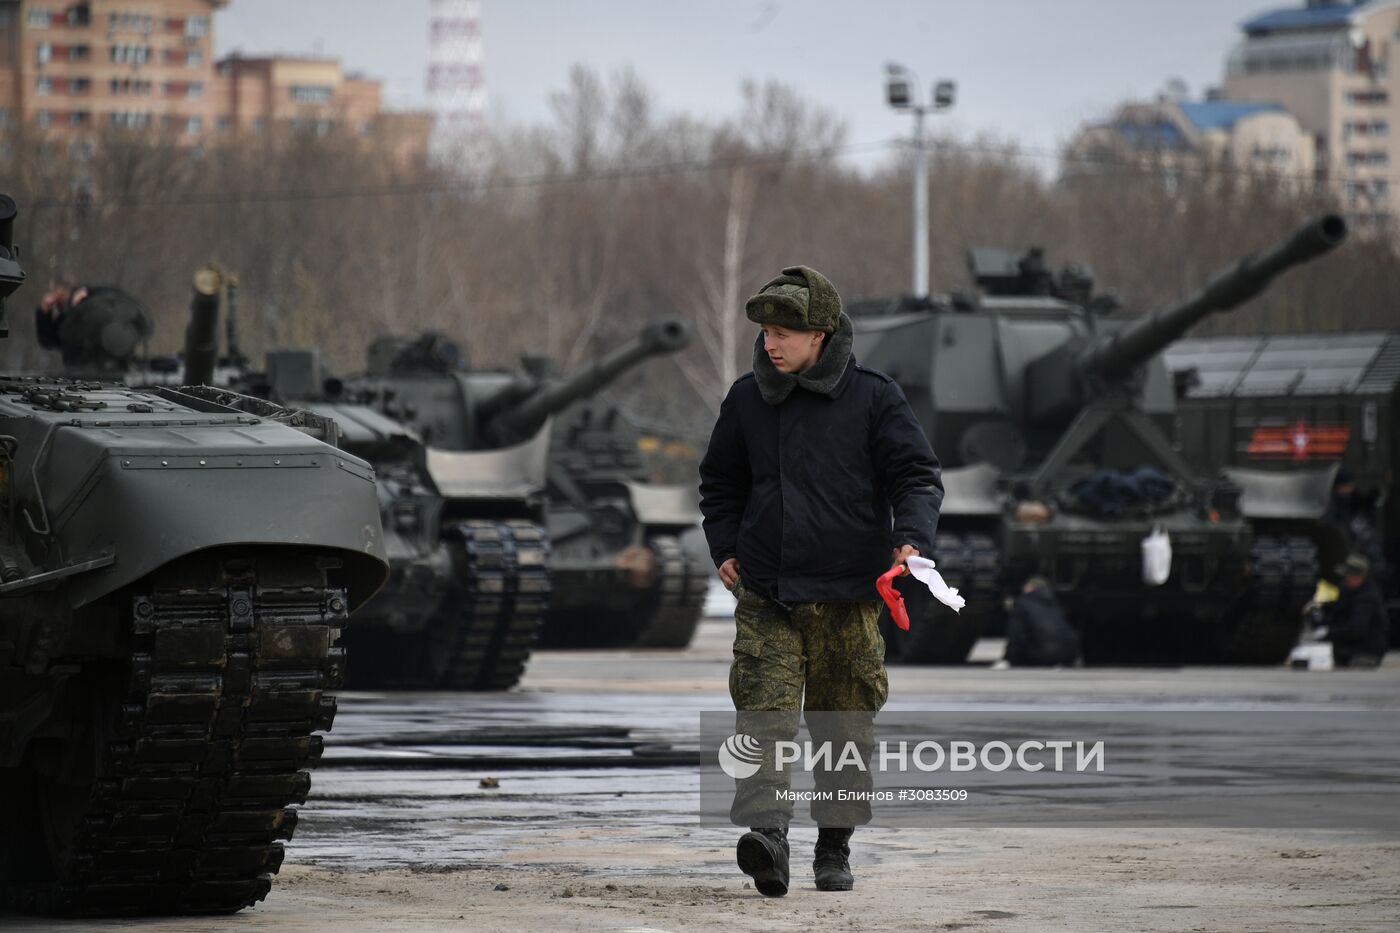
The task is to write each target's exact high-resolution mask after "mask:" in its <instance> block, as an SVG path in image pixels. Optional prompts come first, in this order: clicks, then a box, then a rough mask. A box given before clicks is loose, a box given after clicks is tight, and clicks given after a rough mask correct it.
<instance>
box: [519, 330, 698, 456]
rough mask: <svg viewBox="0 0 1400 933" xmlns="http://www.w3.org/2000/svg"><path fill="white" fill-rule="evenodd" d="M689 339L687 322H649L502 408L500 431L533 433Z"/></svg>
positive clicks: (683, 346)
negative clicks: (586, 362)
mask: <svg viewBox="0 0 1400 933" xmlns="http://www.w3.org/2000/svg"><path fill="white" fill-rule="evenodd" d="M690 340H691V330H690V327H689V325H687V324H686V323H685V322H684V321H678V320H674V319H671V320H664V321H656V322H654V323H652V324H648V325H647V326H646V327H644V328H643V329H642V332H641V333H639V334H638V335H637V336H635V337H633V338H632V339H631V340H629V341H627V342H626V343H624V344H623V345H622V346H620V347H617V348H616V349H614V350H612V351H611V352H609V353H607V354H606V355H604V356H603V357H601V358H599V359H598V360H595V361H594V362H593V363H591V364H589V365H588V366H587V367H585V368H583V369H581V370H579V371H578V372H576V373H574V374H573V375H572V376H568V377H566V378H563V379H551V380H548V381H546V382H542V383H541V384H540V385H539V387H538V388H536V389H535V390H534V391H532V392H529V393H527V394H526V395H525V396H524V397H523V398H521V399H519V400H517V401H516V403H515V404H513V405H507V406H505V407H503V408H502V409H501V410H500V411H499V412H498V413H497V415H496V428H497V432H498V433H501V434H507V435H511V436H515V437H519V436H522V435H526V434H531V433H533V432H534V430H535V429H536V427H537V426H538V425H539V424H540V423H542V422H543V421H544V419H545V418H548V417H549V416H550V415H552V414H554V413H555V412H557V411H560V410H562V409H563V408H566V407H567V406H569V405H570V404H572V403H573V402H575V401H577V400H578V399H581V398H583V397H585V396H588V395H592V394H593V393H594V392H597V391H598V390H599V389H601V388H603V386H605V385H607V384H608V383H610V382H612V381H613V380H614V379H616V378H617V377H618V376H619V375H621V374H622V373H624V372H626V371H627V370H629V369H631V368H632V367H633V366H636V365H637V364H638V363H640V362H642V361H643V360H645V359H647V358H648V357H652V356H660V355H662V354H666V353H675V352H676V351H677V350H681V349H684V348H685V347H687V346H689V344H690Z"/></svg>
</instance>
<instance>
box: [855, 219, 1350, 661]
mask: <svg viewBox="0 0 1400 933" xmlns="http://www.w3.org/2000/svg"><path fill="white" fill-rule="evenodd" d="M1345 236H1346V224H1345V222H1344V221H1343V220H1342V218H1340V217H1337V216H1326V217H1323V218H1321V219H1319V220H1316V221H1314V222H1312V223H1309V224H1308V225H1306V226H1305V227H1303V228H1302V229H1300V230H1298V231H1297V232H1296V233H1294V234H1293V235H1292V236H1291V237H1289V238H1288V239H1287V240H1285V241H1284V242H1283V243H1281V244H1280V245H1278V246H1276V247H1275V248H1273V249H1271V250H1268V251H1266V252H1262V253H1259V254H1255V255H1251V256H1246V257H1245V258H1243V259H1241V260H1239V261H1238V262H1236V263H1235V264H1234V265H1232V266H1230V267H1229V268H1227V269H1225V270H1224V271H1222V272H1221V273H1219V274H1218V275H1216V276H1215V277H1214V278H1213V279H1212V280H1211V281H1210V282H1209V283H1208V284H1207V285H1206V286H1205V287H1204V288H1203V289H1201V290H1200V291H1199V292H1197V293H1196V294H1194V295H1192V296H1191V297H1190V298H1188V299H1186V300H1185V301H1183V302H1181V303H1179V304H1176V305H1173V306H1171V307H1168V308H1165V309H1163V310H1160V311H1156V312H1153V313H1151V314H1149V315H1146V316H1143V317H1141V318H1138V319H1136V320H1132V319H1121V318H1118V317H1116V316H1114V317H1110V316H1109V314H1108V312H1109V311H1110V310H1111V309H1112V303H1111V302H1110V301H1107V300H1105V298H1104V297H1099V298H1095V297H1094V296H1093V294H1092V278H1091V277H1090V276H1089V275H1088V274H1087V272H1086V270H1084V269H1082V268H1068V269H1066V270H1065V271H1064V272H1062V273H1061V274H1059V275H1055V274H1052V273H1051V272H1050V271H1049V270H1048V269H1047V268H1046V267H1045V265H1044V262H1043V259H1042V257H1041V256H1040V255H1039V253H1038V252H1032V253H1031V254H1027V255H1025V256H1017V255H1015V254H1011V253H1006V252H1001V251H989V250H974V251H973V252H972V254H971V257H970V262H971V266H972V270H973V274H974V277H975V279H976V281H977V284H978V287H979V291H980V294H979V295H978V296H976V297H973V298H961V299H959V300H957V301H956V302H954V301H941V300H940V301H933V302H927V303H924V304H923V305H922V306H918V305H913V306H911V305H909V304H903V305H901V304H895V305H893V306H884V307H880V306H875V307H872V306H869V305H866V306H863V307H862V306H858V307H857V308H856V309H855V310H856V313H855V314H854V315H853V316H854V318H855V326H856V349H857V352H858V353H859V355H860V358H861V360H862V362H864V363H867V364H869V365H871V366H874V367H876V368H878V369H880V370H882V371H884V372H886V373H888V374H889V375H891V376H892V377H893V378H895V379H896V380H897V381H898V382H899V383H900V385H901V387H902V388H903V389H904V392H905V394H906V396H907V397H908V398H909V401H910V404H911V405H912V406H913V409H914V412H915V414H916V415H917V416H918V418H919V420H920V422H921V423H922V424H923V426H924V430H925V431H926V432H927V434H928V436H929V438H930V440H931V441H932V442H933V446H934V449H935V450H936V451H937V452H938V455H939V457H940V459H941V461H942V463H943V465H944V473H943V481H944V485H945V488H946V497H945V499H944V502H943V510H942V518H941V520H940V525H939V532H938V538H937V540H936V541H935V543H934V552H935V553H934V559H935V560H936V561H937V563H938V566H939V570H940V572H941V573H942V574H943V576H944V577H945V579H947V580H948V581H949V583H950V584H952V585H954V586H957V587H959V588H960V589H961V592H962V594H963V595H964V596H965V597H966V599H967V603H968V605H967V607H966V608H965V609H963V611H962V613H961V614H960V615H957V616H955V615H953V614H952V613H951V612H950V611H948V610H945V609H943V607H942V606H941V605H939V604H937V603H933V602H932V601H929V600H919V599H918V595H919V594H917V593H914V592H912V591H911V594H910V597H911V598H912V599H915V600H917V602H918V603H919V604H920V607H921V611H922V612H923V613H924V616H925V617H924V618H923V619H922V620H921V621H922V622H923V624H922V625H920V624H918V621H919V620H916V624H915V625H914V627H913V628H912V630H911V632H910V634H909V635H907V636H902V637H900V636H897V635H896V633H894V632H891V633H890V634H891V640H892V644H893V646H894V648H895V650H896V651H898V652H900V653H902V654H903V656H904V657H906V658H908V659H910V660H915V661H923V662H958V661H961V660H963V659H964V658H965V657H966V655H967V652H968V650H969V649H970V648H971V646H972V644H973V642H974V641H975V640H976V639H977V638H978V637H979V636H980V635H981V634H983V633H990V632H994V631H996V630H997V628H998V627H999V626H1000V624H1001V621H1002V613H1003V612H1004V609H1005V606H1006V604H1007V602H1008V600H1009V599H1010V598H1012V597H1013V596H1014V594H1015V593H1017V592H1018V591H1019V589H1020V586H1021V584H1022V583H1023V582H1024V581H1025V580H1026V579H1027V578H1029V577H1031V576H1043V577H1046V578H1048V579H1049V580H1050V581H1051V582H1052V584H1053V585H1054V588H1055V590H1056V592H1057V595H1058V596H1059V598H1060V599H1061V601H1062V602H1064V603H1065V604H1066V608H1067V609H1068V611H1069V614H1070V616H1071V618H1072V619H1074V620H1075V621H1076V622H1077V623H1078V624H1079V625H1080V626H1081V628H1082V632H1083V637H1084V653H1085V657H1086V660H1089V661H1091V662H1093V661H1108V660H1117V661H1133V660H1139V661H1156V662H1160V661H1174V660H1225V661H1237V662H1257V663H1278V662H1280V661H1282V660H1283V659H1284V658H1285V657H1286V655H1287V653H1288V650H1289V648H1291V646H1292V645H1293V643H1294V642H1295V640H1296V637H1297V633H1298V628H1299V625H1300V617H1299V613H1300V609H1301V607H1302V605H1303V604H1304V602H1306V600H1307V599H1308V598H1309V596H1310V595H1311V593H1312V589H1313V584H1314V581H1315V577H1316V573H1317V568H1318V560H1319V548H1321V549H1322V551H1323V553H1324V554H1325V553H1326V552H1327V551H1328V547H1329V544H1328V542H1327V541H1326V540H1324V539H1323V538H1324V535H1325V531H1324V527H1323V526H1322V524H1321V523H1320V522H1319V521H1318V520H1319V519H1320V518H1321V516H1322V513H1323V511H1324V510H1325V508H1326V502H1327V489H1328V485H1329V481H1330V476H1328V475H1327V474H1326V472H1325V471H1312V472H1304V471H1300V472H1296V473H1291V474H1280V473H1272V474H1271V473H1265V472H1263V471H1259V470H1249V469H1243V468H1235V469H1229V470H1225V471H1223V472H1220V473H1218V474H1217V473H1212V474H1209V475H1202V474H1201V473H1198V472H1196V471H1193V470H1192V469H1191V468H1190V467H1189V466H1188V465H1187V464H1186V463H1185V461H1184V460H1183V458H1182V457H1181V455H1180V454H1179V453H1178V452H1177V451H1176V450H1174V449H1173V446H1172V443H1171V440H1170V437H1171V418H1172V414H1173V411H1174V404H1175V393H1174V391H1173V387H1172V384H1171V380H1170V378H1169V376H1168V374H1167V371H1166V369H1165V367H1164V365H1163V363H1162V361H1161V358H1160V354H1161V352H1162V350H1163V349H1164V348H1166V347H1167V346H1169V345H1170V344H1171V343H1172V342H1173V341H1175V340H1176V339H1178V338H1179V337H1181V336H1182V335H1183V334H1185V333H1186V332H1187V331H1188V330H1189V329H1190V328H1191V327H1192V326H1193V325H1194V324H1196V323H1198V322H1199V321H1201V320H1202V319H1204V318H1205V317H1207V316H1208V315H1210V314H1213V313H1217V312H1223V311H1228V310H1230V309H1232V308H1235V307H1237V306H1239V305H1241V304H1243V303H1244V302H1246V301H1248V300H1249V299H1250V298H1252V297H1254V296H1255V295H1256V294H1258V293H1259V292H1260V291H1262V290H1263V289H1264V288H1265V287H1267V286H1268V285H1269V283H1270V282H1271V281H1272V280H1273V279H1274V278H1275V277H1277V276H1278V275H1279V274H1281V273H1282V272H1284V271H1285V270H1287V269H1288V268H1290V267H1291V266H1294V265H1298V264H1300V263H1303V262H1306V261H1308V260H1310V259H1313V258H1315V257H1317V256H1320V255H1322V254H1323V253H1326V252H1327V251H1329V250H1331V249H1333V248H1334V247H1336V246H1337V245H1338V244H1340V243H1341V242H1342V241H1343V239H1344V238H1345ZM1149 536H1151V537H1152V539H1153V543H1152V544H1150V545H1149V548H1154V549H1156V551H1157V554H1158V558H1159V559H1160V556H1161V554H1162V553H1163V551H1162V547H1163V545H1165V546H1166V548H1167V549H1169V555H1170V556H1169V573H1168V574H1167V575H1166V578H1165V579H1164V580H1160V579H1150V578H1151V577H1153V576H1154V574H1152V573H1148V572H1147V571H1148V568H1147V567H1146V566H1145V559H1144V551H1143V546H1144V542H1145V540H1146V539H1148V538H1149ZM912 614H913V613H911V615H912Z"/></svg>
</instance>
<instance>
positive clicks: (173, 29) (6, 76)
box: [0, 0, 431, 160]
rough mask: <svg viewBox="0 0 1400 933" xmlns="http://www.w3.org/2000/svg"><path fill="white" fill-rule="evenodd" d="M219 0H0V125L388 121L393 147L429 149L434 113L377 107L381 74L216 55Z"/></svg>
mask: <svg viewBox="0 0 1400 933" xmlns="http://www.w3.org/2000/svg"><path fill="white" fill-rule="evenodd" d="M227 5H228V0H85V2H72V0H69V2H62V0H0V129H3V128H4V127H5V126H6V125H11V124H16V123H29V124H32V125H34V126H37V127H39V128H41V129H46V130H48V131H50V132H52V133H55V134H58V135H64V136H81V135H82V134H83V133H84V132H85V131H88V130H90V129H93V128H101V127H126V128H135V129H146V128H158V129H161V130H164V131H166V132H170V133H174V134H175V135H177V136H178V137H181V138H184V139H186V140H188V141H189V142H196V141H200V140H204V139H207V138H208V137H209V135H210V134H222V133H240V132H241V133H260V132H263V131H265V130H268V129H271V128H273V127H290V128H295V129H311V130H315V131H319V132H326V131H329V130H330V129H331V128H332V127H333V126H336V125H340V126H342V127H344V128H346V129H348V130H350V131H351V132H354V133H359V134H363V135H372V134H381V133H386V132H393V133H395V134H396V135H395V136H394V138H393V139H391V140H390V142H391V144H392V145H393V147H394V150H395V153H396V157H397V158H399V159H401V160H411V159H419V158H422V157H424V155H425V153H426V151H427V139H428V134H429V132H430V130H431V118H430V117H429V116H428V115H427V114H421V113H398V114H393V115H390V114H386V113H383V112H381V110H380V84H379V82H378V81H374V80H371V79H369V78H366V77H364V76H361V75H357V74H353V73H352V74H346V73H344V72H343V71H342V68H341V65H340V62H339V61H337V60H335V59H332V58H301V57H285V56H270V57H243V56H238V55H234V56H230V57H227V58H225V59H223V60H222V61H218V62H215V61H214V57H213V34H214V28H213V18H214V13H215V12H216V11H217V10H220V9H222V8H224V7H226V6H227Z"/></svg>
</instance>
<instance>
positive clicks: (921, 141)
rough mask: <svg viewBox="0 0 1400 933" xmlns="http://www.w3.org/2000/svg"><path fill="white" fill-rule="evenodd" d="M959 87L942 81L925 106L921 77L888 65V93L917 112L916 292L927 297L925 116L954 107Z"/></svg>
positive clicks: (897, 103) (898, 106)
mask: <svg viewBox="0 0 1400 933" xmlns="http://www.w3.org/2000/svg"><path fill="white" fill-rule="evenodd" d="M956 94H957V86H956V85H955V84H954V83H953V82H952V81H939V82H938V83H936V84H935V85H934V86H933V98H932V101H931V102H930V103H929V104H928V105H927V106H925V105H924V103H923V101H922V99H921V96H920V90H919V79H918V76H917V75H915V74H914V73H913V72H912V71H910V70H909V69H907V68H905V67H904V66H903V65H898V64H894V63H890V64H887V65H885V96H886V100H887V101H888V102H889V105H890V106H891V107H893V108H894V109H896V110H908V111H910V112H911V113H913V114H914V283H913V284H914V294H915V295H916V296H917V297H920V298H924V297H927V296H928V141H927V140H926V139H925V138H924V115H925V114H929V113H938V112H939V111H943V110H947V109H948V108H949V107H952V106H953V99H954V97H955V96H956Z"/></svg>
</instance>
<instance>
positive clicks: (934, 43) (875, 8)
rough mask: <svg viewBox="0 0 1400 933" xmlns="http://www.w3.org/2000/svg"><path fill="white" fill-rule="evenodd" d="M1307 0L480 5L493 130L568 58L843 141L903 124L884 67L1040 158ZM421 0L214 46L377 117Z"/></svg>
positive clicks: (519, 113)
mask: <svg viewBox="0 0 1400 933" xmlns="http://www.w3.org/2000/svg"><path fill="white" fill-rule="evenodd" d="M1278 6H1302V0H1290V2H1286V3H1276V4H1272V5H1271V4H1269V3H1268V2H1267V0H1171V2H1168V0H1061V2H1058V3H1057V2H1051V0H923V2H919V0H864V2H841V0H809V2H802V3H799V2H794V0H786V2H774V0H704V2H692V3H681V2H676V0H483V2H482V30H483V57H484V68H485V75H486V84H487V92H488V94H489V95H490V100H491V115H492V119H495V120H509V121H515V122H537V121H543V120H547V119H548V117H549V110H548V105H547V97H548V94H549V92H550V91H552V90H556V89H559V88H561V87H563V86H564V83H565V75H566V72H567V70H568V68H569V66H570V65H571V64H573V63H575V62H582V63H586V64H589V65H592V66H594V67H596V68H598V69H600V70H602V71H604V72H607V71H611V70H613V69H616V68H620V67H623V66H626V65H631V66H633V67H634V68H635V69H636V70H637V71H638V72H639V73H640V74H641V76H642V77H643V78H644V79H645V80H646V82H647V84H648V85H649V86H650V87H651V88H653V90H654V91H655V93H656V98H657V103H658V105H659V107H660V109H662V110H663V111H684V112H689V113H693V114H696V115H700V116H722V115H727V114H731V113H734V112H735V111H736V110H737V107H738V100H739V84H740V82H741V81H742V80H743V79H744V78H750V77H751V78H756V79H760V80H762V79H767V78H776V79H778V80H781V81H783V82H785V83H788V84H791V85H793V86H794V87H796V88H797V89H798V90H799V91H801V92H802V93H803V94H804V95H806V96H808V97H811V98H813V99H815V100H819V101H823V102H825V103H826V104H827V105H829V106H830V107H831V108H832V109H834V110H835V111H836V112H837V113H838V114H839V115H840V116H842V117H843V118H844V119H845V120H846V121H847V124H848V126H849V130H850V132H849V136H848V141H849V142H851V143H857V144H859V143H878V142H880V141H883V140H888V139H891V138H893V137H895V136H901V135H904V134H907V133H908V132H909V131H910V119H909V117H907V116H905V115H900V114H896V113H894V112H892V111H890V110H889V109H888V108H887V107H886V106H885V104H884V102H883V70H884V63H885V62H886V61H897V62H900V63H902V64H904V65H906V66H908V67H909V68H911V69H913V70H914V71H915V72H916V73H917V74H918V75H919V77H920V78H921V79H922V80H923V83H924V84H925V85H927V84H930V83H932V82H933V80H934V79H936V78H941V77H948V78H953V79H955V80H956V81H957V82H958V101H957V105H956V108H955V109H954V111H953V112H952V113H951V114H949V115H944V116H940V117H938V118H936V119H937V120H938V121H939V124H940V126H941V127H943V128H946V129H949V130H952V131H954V132H956V133H957V134H958V135H959V136H964V137H970V136H973V135H976V134H978V133H982V132H989V133H992V134H994V135H996V136H998V137H1001V138H1013V139H1016V140H1018V141H1019V142H1020V143H1021V144H1022V146H1023V147H1024V148H1026V149H1028V150H1032V151H1039V152H1045V153H1051V152H1053V150H1054V149H1055V148H1056V146H1057V145H1058V144H1059V143H1060V142H1062V141H1064V140H1065V139H1066V138H1067V137H1068V136H1069V135H1070V134H1072V133H1073V131H1074V129H1075V128H1076V127H1077V126H1078V125H1079V124H1080V123H1081V122H1083V121H1085V120H1088V119H1096V118H1099V117H1102V116H1104V115H1106V114H1107V113H1108V112H1109V111H1110V110H1111V109H1112V107H1113V106H1114V104H1116V103H1117V102H1119V101H1122V100H1124V99H1126V98H1141V97H1150V96H1152V95H1155V94H1156V93H1157V92H1158V91H1159V90H1161V89H1162V87H1163V86H1164V85H1165V83H1166V81H1167V80H1168V79H1170V78H1173V77H1179V78H1182V79H1184V80H1185V81H1186V83H1187V85H1188V87H1189V89H1190V91H1191V93H1192V94H1193V95H1197V96H1199V95H1200V93H1201V91H1202V90H1203V88H1204V87H1206V86H1208V85H1210V84H1213V83H1216V82H1218V81H1219V80H1220V76H1221V70H1222V66H1223V63H1224V59H1225V55H1226V53H1227V52H1228V51H1229V49H1230V48H1231V46H1233V45H1234V44H1235V42H1236V41H1237V40H1238V38H1239V36H1240V32H1239V23H1240V22H1241V21H1243V20H1244V19H1246V18H1247V17H1249V16H1250V15H1252V14H1254V13H1257V12H1259V11H1260V10H1262V9H1271V8H1275V7H1278ZM427 19H428V0H397V2H394V3H385V2H384V0H233V2H232V3H230V4H229V6H228V8H227V9H226V10H225V11H224V12H221V13H219V14H218V15H217V19H216V22H215V30H216V31H215V41H216V43H217V46H218V49H219V51H220V53H221V54H222V53H227V52H229V51H232V50H234V49H241V50H242V51H244V52H245V53H250V54H251V53H268V52H289V53H308V52H318V53H320V54H323V55H331V56H336V57H339V58H340V59H342V61H343V62H344V63H345V65H346V67H347V68H349V69H357V70H362V71H365V72H367V73H368V74H370V75H371V76H373V77H377V78H380V79H381V80H383V82H384V91H385V103H386V105H387V106H390V107H422V106H425V104H426V94H425V92H424V89H423V85H424V66H425V63H426V61H427V45H428V43H427V32H428V29H427Z"/></svg>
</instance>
